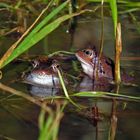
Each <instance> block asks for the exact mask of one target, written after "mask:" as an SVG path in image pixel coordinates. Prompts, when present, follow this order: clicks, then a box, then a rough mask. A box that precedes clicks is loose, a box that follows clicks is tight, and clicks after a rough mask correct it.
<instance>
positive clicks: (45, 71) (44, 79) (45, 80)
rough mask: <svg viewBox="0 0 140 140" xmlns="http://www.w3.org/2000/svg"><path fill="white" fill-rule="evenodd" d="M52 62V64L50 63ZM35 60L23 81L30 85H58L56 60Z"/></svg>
mask: <svg viewBox="0 0 140 140" xmlns="http://www.w3.org/2000/svg"><path fill="white" fill-rule="evenodd" d="M51 63H52V64H51ZM51 63H50V62H49V64H48V61H47V62H45V61H43V62H42V61H40V60H36V61H35V62H34V65H33V66H34V68H33V70H31V71H30V72H29V73H27V74H26V75H25V76H24V82H25V83H28V84H31V85H38V86H45V87H57V86H58V85H59V77H58V75H57V69H58V68H59V67H60V66H59V64H58V63H57V62H56V61H52V62H51Z"/></svg>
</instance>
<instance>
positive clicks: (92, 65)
mask: <svg viewBox="0 0 140 140" xmlns="http://www.w3.org/2000/svg"><path fill="white" fill-rule="evenodd" d="M76 57H77V59H78V60H79V61H80V62H81V66H82V68H83V71H84V73H85V74H87V75H88V76H89V77H90V78H92V79H95V77H98V78H107V79H110V80H114V73H113V72H114V62H113V61H112V60H111V59H110V58H108V57H106V56H104V55H103V54H102V55H101V57H100V58H99V54H98V52H97V50H96V48H95V47H88V48H86V49H83V50H80V51H78V52H77V53H76Z"/></svg>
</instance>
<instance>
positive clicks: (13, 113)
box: [0, 18, 140, 140]
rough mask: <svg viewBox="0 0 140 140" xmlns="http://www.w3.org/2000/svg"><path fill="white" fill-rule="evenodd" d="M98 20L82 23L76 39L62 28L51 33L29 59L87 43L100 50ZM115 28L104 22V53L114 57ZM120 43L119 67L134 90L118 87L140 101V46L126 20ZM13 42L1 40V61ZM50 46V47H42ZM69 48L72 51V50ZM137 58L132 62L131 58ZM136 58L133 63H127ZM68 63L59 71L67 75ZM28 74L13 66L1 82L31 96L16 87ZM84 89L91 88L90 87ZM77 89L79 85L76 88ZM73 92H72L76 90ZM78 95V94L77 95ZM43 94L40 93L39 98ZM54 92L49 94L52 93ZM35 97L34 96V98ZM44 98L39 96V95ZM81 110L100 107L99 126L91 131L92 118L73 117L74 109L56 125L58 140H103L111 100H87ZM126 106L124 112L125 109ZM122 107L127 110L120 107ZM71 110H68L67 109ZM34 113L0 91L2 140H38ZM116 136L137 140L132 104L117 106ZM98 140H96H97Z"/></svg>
mask: <svg viewBox="0 0 140 140" xmlns="http://www.w3.org/2000/svg"><path fill="white" fill-rule="evenodd" d="M100 22H101V21H100V20H99V19H95V20H90V21H85V20H80V21H79V23H78V26H77V28H76V31H75V34H74V35H73V36H71V35H70V34H67V33H66V27H65V26H61V27H60V28H58V29H57V30H56V31H55V32H53V33H51V34H50V35H49V36H48V37H47V38H46V39H44V40H43V41H42V42H40V43H39V44H38V45H36V46H35V47H33V48H32V49H30V50H29V52H28V54H32V55H41V54H48V53H52V52H54V51H58V50H67V51H70V50H76V49H79V48H82V47H85V44H86V43H87V42H91V43H94V44H95V45H96V46H99V42H100V24H101V23H100ZM111 27H113V26H112V21H111V19H110V18H105V41H104V53H105V54H106V55H107V56H109V57H111V58H113V57H114V48H113V47H114V42H113V28H111ZM122 37H123V54H122V61H121V65H122V67H123V68H124V69H125V71H126V72H127V73H129V74H132V75H134V77H135V83H136V85H137V86H132V85H130V86H129V85H126V86H121V89H120V93H124V94H126V95H132V96H135V95H136V96H139V93H140V88H139V84H140V80H139V77H140V61H138V60H137V59H136V58H139V56H140V47H139V40H140V36H139V34H138V33H137V30H136V27H135V25H133V24H131V23H130V22H129V21H128V20H127V19H125V18H124V19H122ZM7 40H10V41H7ZM13 40H14V38H13V37H7V38H5V39H3V40H1V44H0V55H2V54H3V53H4V50H6V49H4V50H3V49H1V48H6V46H9V45H10V44H12V43H11V42H13ZM45 46H48V47H45ZM71 46H72V48H71ZM126 57H127V58H126ZM134 57H135V58H134ZM130 58H134V59H130ZM69 67H72V63H71V62H70V63H65V64H64V67H63V66H62V69H64V70H66V71H67V70H68V69H69ZM27 68H28V63H26V62H22V63H16V62H13V63H11V64H9V65H8V66H6V67H5V68H4V69H3V79H2V82H3V83H4V84H6V85H9V86H11V87H14V88H15V89H17V90H20V91H23V92H25V93H27V94H30V93H29V90H28V89H29V88H28V87H27V86H26V84H23V83H21V82H14V81H16V80H17V79H18V78H19V75H20V72H23V71H24V70H26V69H27ZM68 72H69V73H71V74H72V75H77V76H78V73H76V71H74V70H73V69H72V70H70V71H68ZM88 83H89V84H88V85H90V82H89V81H88ZM77 84H79V83H77ZM36 88H37V87H30V92H33V89H35V91H36V90H37V89H36ZM74 90H75V89H74ZM80 90H82V89H80ZM42 91H43V93H41V92H42ZM52 92H53V93H52ZM58 92H59V90H57V89H53V90H52V89H49V91H48V90H47V91H46V90H45V89H41V90H40V92H38V93H39V95H38V94H36V93H35V95H36V96H40V95H41V96H44V94H45V93H46V94H45V96H48V95H52V94H53V95H55V94H57V93H58ZM33 94H34V93H32V95H33ZM42 94H43V95H42ZM76 101H77V102H79V103H80V104H83V105H86V106H87V107H89V108H93V107H94V106H97V107H98V110H99V112H100V113H101V114H102V115H101V119H100V120H99V122H98V124H97V126H98V127H95V126H94V123H93V120H92V119H93V118H92V116H90V115H89V114H90V111H89V110H82V111H81V112H76V111H73V110H75V107H73V106H72V107H70V108H69V107H67V109H66V111H65V115H64V117H63V119H62V121H61V125H60V133H59V139H60V140H96V139H98V140H107V139H108V134H109V128H110V118H111V110H112V100H111V99H98V100H93V99H90V98H83V99H77V100H76ZM125 105H126V106H125ZM124 106H125V107H124ZM71 108H72V109H71ZM38 113H39V108H38V107H36V106H35V105H34V104H32V103H30V102H28V101H26V100H25V99H23V98H20V97H17V96H14V95H11V94H6V93H5V92H4V91H0V140H1V139H4V138H2V136H5V137H10V138H12V139H15V140H25V139H27V140H36V139H37V137H38V124H37V119H38ZM117 118H118V122H117V131H116V140H139V139H140V134H139V132H140V121H139V118H140V103H138V102H132V101H122V100H121V101H118V109H117ZM97 137H98V138H97Z"/></svg>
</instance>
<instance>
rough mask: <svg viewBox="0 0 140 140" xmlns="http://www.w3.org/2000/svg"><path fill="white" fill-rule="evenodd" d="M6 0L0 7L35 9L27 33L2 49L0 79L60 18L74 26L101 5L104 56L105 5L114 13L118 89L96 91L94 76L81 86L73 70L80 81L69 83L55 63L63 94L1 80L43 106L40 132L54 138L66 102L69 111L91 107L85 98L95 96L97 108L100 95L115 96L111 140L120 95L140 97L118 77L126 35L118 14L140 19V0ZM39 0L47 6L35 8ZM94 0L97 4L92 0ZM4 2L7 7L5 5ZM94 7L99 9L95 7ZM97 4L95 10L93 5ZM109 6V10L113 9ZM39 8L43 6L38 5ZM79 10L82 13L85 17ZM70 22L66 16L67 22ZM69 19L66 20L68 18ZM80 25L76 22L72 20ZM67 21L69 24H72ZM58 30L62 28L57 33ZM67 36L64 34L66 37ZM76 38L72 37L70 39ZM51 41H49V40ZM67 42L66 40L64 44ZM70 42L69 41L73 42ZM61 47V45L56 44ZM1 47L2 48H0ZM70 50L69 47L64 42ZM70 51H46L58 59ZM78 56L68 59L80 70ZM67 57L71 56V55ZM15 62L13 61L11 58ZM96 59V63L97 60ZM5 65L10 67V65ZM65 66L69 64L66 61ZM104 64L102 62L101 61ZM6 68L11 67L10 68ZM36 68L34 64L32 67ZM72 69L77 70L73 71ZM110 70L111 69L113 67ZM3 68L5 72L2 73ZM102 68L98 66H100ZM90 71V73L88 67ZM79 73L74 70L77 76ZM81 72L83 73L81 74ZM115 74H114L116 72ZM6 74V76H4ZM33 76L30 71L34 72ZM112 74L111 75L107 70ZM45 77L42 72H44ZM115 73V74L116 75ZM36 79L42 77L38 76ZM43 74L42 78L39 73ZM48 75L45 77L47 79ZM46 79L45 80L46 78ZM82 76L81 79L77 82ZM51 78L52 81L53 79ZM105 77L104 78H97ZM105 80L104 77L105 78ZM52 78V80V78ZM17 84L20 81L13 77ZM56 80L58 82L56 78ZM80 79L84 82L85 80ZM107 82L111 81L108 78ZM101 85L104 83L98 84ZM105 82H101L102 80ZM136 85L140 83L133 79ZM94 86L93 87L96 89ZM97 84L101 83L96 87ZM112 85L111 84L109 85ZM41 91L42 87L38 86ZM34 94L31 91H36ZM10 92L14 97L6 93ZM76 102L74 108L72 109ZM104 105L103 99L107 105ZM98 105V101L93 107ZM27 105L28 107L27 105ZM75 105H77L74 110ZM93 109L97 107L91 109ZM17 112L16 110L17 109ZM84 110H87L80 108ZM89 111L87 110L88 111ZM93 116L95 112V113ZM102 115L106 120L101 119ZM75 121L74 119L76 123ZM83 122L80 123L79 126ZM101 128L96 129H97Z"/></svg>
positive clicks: (128, 98)
mask: <svg viewBox="0 0 140 140" xmlns="http://www.w3.org/2000/svg"><path fill="white" fill-rule="evenodd" d="M6 2H7V1H5V2H0V9H1V8H2V10H4V9H6V10H8V11H10V12H11V13H12V14H14V12H16V11H17V10H21V9H24V10H26V11H28V12H31V13H35V15H37V18H36V20H35V21H34V22H33V23H32V25H31V26H30V27H29V28H28V29H27V30H26V31H23V32H24V33H23V32H22V33H23V35H22V36H21V37H20V38H19V39H18V40H17V41H16V42H15V43H14V44H13V45H12V46H11V47H9V49H8V50H7V51H6V52H5V53H4V55H3V57H2V58H1V59H0V70H2V71H0V80H3V78H5V74H3V73H4V70H5V68H9V67H8V66H9V65H10V63H11V62H12V61H13V60H15V59H16V58H17V57H20V56H21V54H23V53H25V52H26V51H28V50H29V49H30V48H31V47H33V46H34V45H35V44H37V43H38V42H40V41H41V40H42V39H44V38H45V37H46V36H48V35H49V34H50V33H53V31H55V30H56V29H57V28H58V27H59V26H60V25H61V24H63V25H64V24H65V21H67V20H70V21H69V25H70V27H72V24H73V23H74V22H76V21H75V19H74V17H77V16H79V18H80V15H82V16H83V17H86V16H87V17H88V14H89V13H90V14H92V13H95V14H96V10H97V9H98V12H99V15H100V18H101V29H100V31H101V35H100V36H101V38H100V41H101V42H100V45H99V47H100V52H99V60H100V59H101V58H102V57H101V55H102V51H103V47H104V36H105V33H104V14H105V9H107V10H108V11H109V12H110V13H109V14H110V15H112V20H113V24H114V35H113V34H112V36H113V37H114V40H115V41H116V44H115V45H114V46H115V47H114V48H115V51H116V56H115V71H114V73H115V83H116V85H117V88H116V89H115V90H114V91H111V92H107V91H100V90H102V89H100V88H99V91H98V90H97V91H96V88H94V86H93V84H95V83H94V82H93V81H94V80H91V81H86V82H87V83H86V87H85V89H86V90H85V91H84V90H83V91H82V90H79V91H77V89H76V88H77V87H78V88H79V87H80V88H81V87H82V86H79V85H78V84H79V83H78V82H79V81H78V80H77V79H80V78H79V77H80V76H79V77H76V76H77V75H76V74H74V73H72V75H70V77H72V78H73V79H74V80H75V81H76V82H75V83H76V84H77V85H76V86H75V85H74V86H73V87H72V88H74V90H73V89H71V90H69V88H70V86H71V85H70V84H71V83H68V84H65V80H64V78H63V71H61V70H60V69H59V68H56V73H57V74H58V77H59V80H60V84H61V87H62V93H63V94H61V95H57V94H55V95H52V96H51V94H49V95H50V96H46V97H44V98H42V97H40V98H39V96H38V97H33V96H31V95H29V93H27V92H29V91H27V90H26V91H24V92H23V91H22V90H21V91H20V90H19V89H18V90H17V89H16V88H14V87H13V86H10V85H9V86H8V84H9V83H8V84H7V85H6V84H3V82H1V83H0V89H1V90H2V91H5V92H4V96H5V93H7V92H8V93H11V95H16V96H19V97H22V98H24V99H26V100H27V101H29V102H31V103H33V104H35V105H37V106H38V107H39V109H41V112H40V114H39V117H38V128H39V132H38V133H39V134H38V135H39V136H38V140H46V139H47V140H56V139H58V133H59V130H60V123H61V120H62V117H63V116H65V112H67V111H68V109H69V107H68V109H67V107H66V106H67V105H68V106H70V113H71V112H74V113H75V112H76V111H77V110H78V111H77V112H80V111H81V112H82V111H83V110H82V109H87V108H88V107H89V105H87V104H86V103H83V102H84V101H88V100H92V103H93V102H94V106H95V108H97V110H98V107H97V106H98V105H97V102H98V99H101V100H104V99H107V100H109V101H111V107H112V111H111V113H110V114H109V115H108V116H109V119H110V124H109V125H110V129H109V130H108V140H114V139H115V136H116V131H117V130H116V129H117V111H116V110H117V107H118V104H117V102H118V101H124V102H135V103H139V102H140V97H139V96H137V95H136V96H135V94H134V95H132V94H131V95H127V94H126V93H125V92H123V91H121V92H120V91H119V86H122V85H121V77H120V59H121V58H120V55H121V53H122V36H121V32H122V31H121V23H118V21H119V14H122V15H123V14H129V16H130V17H131V18H132V19H133V22H134V23H135V24H137V13H136V15H135V12H137V11H139V10H140V2H133V1H128V0H118V1H116V0H86V1H85V3H83V2H81V1H75V0H67V1H65V2H61V1H60V0H50V1H49V0H35V1H34V2H33V1H32V2H31V4H29V2H28V1H25V2H23V1H22V0H20V1H16V2H15V4H10V2H9V3H6ZM36 3H41V4H42V5H43V6H42V7H43V8H44V7H45V8H44V9H43V10H42V12H41V13H40V14H39V12H38V10H36V9H35V7H34V6H33V5H36ZM91 3H92V4H93V5H92V8H91V9H90V8H89V9H88V8H87V7H88V6H89V5H90V4H91ZM94 4H95V5H94ZM3 8H4V9H3ZM94 8H95V9H94ZM93 9H94V10H93ZM110 9H111V10H110ZM39 11H40V10H39ZM82 16H81V17H82ZM67 23H68V22H67ZM67 23H66V24H67ZM73 25H76V24H73ZM70 27H67V28H70ZM138 29H139V25H138V24H137V30H138ZM75 30H76V27H75V28H74V29H73V32H72V33H71V32H70V31H69V33H70V35H71V36H72V35H73V34H74V31H75ZM8 34H9V33H6V34H3V35H2V36H5V37H6V35H8ZM58 36H59V34H58ZM72 39H73V36H72V37H71V41H73V40H72ZM62 41H63V39H62ZM71 44H72V43H71ZM47 47H48V46H47ZM65 47H66V46H65ZM70 47H71V46H70ZM56 48H57V46H56ZM0 49H1V48H0ZM66 50H67V48H66ZM71 50H72V51H70V52H68V51H65V50H62V51H56V52H53V53H49V52H47V53H49V54H48V56H47V57H48V58H51V57H54V58H55V57H56V58H59V61H61V60H62V61H63V60H64V57H65V55H70V56H71V55H72V57H73V56H74V55H73V54H75V51H73V49H71ZM74 59H75V58H73V59H72V60H71V62H70V63H73V64H74V68H73V69H74V70H75V71H77V72H78V73H80V71H79V69H78V65H77V64H76V63H75V60H74ZM67 60H68V59H67ZM11 65H13V64H11ZM97 65H98V63H97ZM6 66H7V67H6ZM64 67H65V66H64ZM68 69H69V70H70V69H71V67H70V66H68V68H67V69H66V72H67V70H68ZM101 70H102V67H101ZM7 71H8V70H7ZM33 71H34V70H32V72H33ZM75 71H74V72H75ZM111 71H112V69H111ZM2 72H3V73H2ZM97 72H98V69H97ZM87 74H88V73H87ZM38 75H39V76H38V77H39V79H40V78H42V76H43V75H41V76H40V73H39V74H38ZM75 75H76V76H75ZM79 75H80V74H79ZM112 75H113V74H112ZM2 76H3V77H2ZM31 77H32V75H31ZM81 77H82V76H81ZM108 77H110V76H108ZM43 78H44V77H43ZM112 79H113V78H112ZM37 80H38V79H37ZM41 80H42V79H41ZM43 80H44V79H43ZM43 80H42V81H43ZM77 81H78V82H77ZM51 82H52V83H53V81H51ZM88 82H91V84H92V90H89V91H88V90H87V89H88V87H89V85H90V83H88ZM99 82H101V81H99ZM102 82H103V83H105V82H104V81H102ZM52 83H51V84H52ZM14 84H16V83H14ZM53 84H54V83H53ZM80 84H83V83H82V82H81V83H80ZM104 85H105V86H106V87H107V88H108V86H107V85H106V84H104ZM99 86H100V84H99ZM101 86H102V85H101ZM128 86H133V84H130V85H128ZM134 86H136V87H138V85H134ZM34 89H35V91H37V88H34ZM40 89H41V91H42V90H50V91H51V90H52V88H50V89H49V88H48V89H47V87H45V88H44V87H43V88H40ZM93 89H94V90H93ZM97 89H98V88H97ZM108 91H109V90H108ZM38 93H39V92H38ZM116 93H117V94H116ZM138 94H139V93H138ZM32 95H33V94H32ZM8 98H10V97H8ZM81 99H83V102H79V101H78V100H81ZM93 99H97V100H96V101H93ZM6 100H7V97H4V98H3V97H1V98H0V104H1V103H2V102H4V101H6ZM71 106H72V109H71ZM103 106H105V105H103ZM92 108H94V107H92ZM27 109H28V108H27ZM73 110H74V111H73ZM92 111H93V110H92ZM15 113H16V112H15ZM82 113H83V114H84V112H82ZM98 113H100V114H103V115H104V116H105V115H106V114H105V113H102V111H101V110H100V109H99V112H98V111H97V112H96V111H95V114H96V115H97V116H98ZM95 114H93V112H92V115H91V116H90V117H91V118H92V121H93V120H94V119H96V117H97V116H94V115H95ZM85 115H86V114H85ZM94 117H95V118H94ZM103 121H104V120H103ZM74 125H75V124H74ZM78 127H79V126H78ZM95 127H96V129H98V120H97V122H96V126H95ZM97 132H98V130H97Z"/></svg>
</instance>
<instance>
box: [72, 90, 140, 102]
mask: <svg viewBox="0 0 140 140" xmlns="http://www.w3.org/2000/svg"><path fill="white" fill-rule="evenodd" d="M103 95H108V96H113V97H121V98H127V99H132V100H138V101H140V97H135V96H129V95H123V94H120V93H119V94H116V93H110V92H102V91H87V92H86V91H85V92H79V93H75V94H73V95H72V96H77V97H102V96H103Z"/></svg>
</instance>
